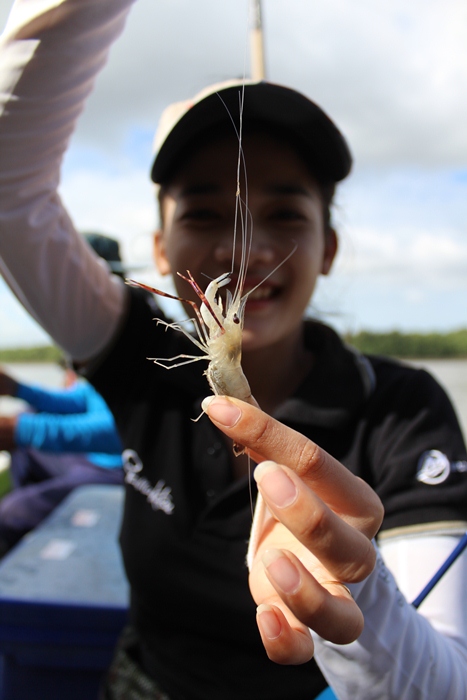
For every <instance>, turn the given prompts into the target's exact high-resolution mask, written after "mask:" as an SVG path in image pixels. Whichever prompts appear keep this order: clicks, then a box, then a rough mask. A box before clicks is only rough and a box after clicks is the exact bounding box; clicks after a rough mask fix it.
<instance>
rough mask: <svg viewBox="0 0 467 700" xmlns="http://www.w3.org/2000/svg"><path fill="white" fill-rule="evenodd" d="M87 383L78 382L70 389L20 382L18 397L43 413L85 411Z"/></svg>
mask: <svg viewBox="0 0 467 700" xmlns="http://www.w3.org/2000/svg"><path fill="white" fill-rule="evenodd" d="M85 389H86V385H85V384H84V383H83V382H77V383H76V384H75V385H74V386H72V387H71V388H70V389H55V390H54V389H43V388H42V387H39V386H34V385H31V384H21V383H18V391H17V393H16V397H17V398H18V399H22V400H23V401H26V403H28V404H29V405H30V406H32V407H33V408H35V409H36V411H41V412H43V413H84V412H85V411H87V400H86V391H85Z"/></svg>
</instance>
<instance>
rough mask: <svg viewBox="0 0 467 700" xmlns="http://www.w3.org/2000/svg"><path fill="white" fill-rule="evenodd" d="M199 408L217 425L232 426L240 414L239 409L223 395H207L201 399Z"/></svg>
mask: <svg viewBox="0 0 467 700" xmlns="http://www.w3.org/2000/svg"><path fill="white" fill-rule="evenodd" d="M201 408H202V409H203V411H204V412H205V413H207V414H208V416H209V417H210V418H212V419H213V420H214V421H215V422H216V423H219V425H223V426H224V427H225V428H233V427H234V426H235V425H236V424H237V423H238V421H239V420H240V417H241V415H242V412H241V410H240V409H239V408H238V406H236V405H235V404H234V403H232V402H231V401H229V400H228V399H226V398H225V397H224V396H208V397H207V398H205V399H203V402H202V403H201Z"/></svg>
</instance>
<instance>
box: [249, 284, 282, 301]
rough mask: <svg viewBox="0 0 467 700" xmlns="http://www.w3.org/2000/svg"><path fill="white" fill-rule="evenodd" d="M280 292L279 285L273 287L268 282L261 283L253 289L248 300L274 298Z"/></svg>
mask: <svg viewBox="0 0 467 700" xmlns="http://www.w3.org/2000/svg"><path fill="white" fill-rule="evenodd" d="M279 294H280V289H279V287H273V286H271V285H269V284H265V285H262V286H261V287H258V289H255V291H254V292H252V293H251V294H250V295H249V297H248V301H249V302H251V301H269V300H270V299H275V298H276V297H277V296H278V295H279Z"/></svg>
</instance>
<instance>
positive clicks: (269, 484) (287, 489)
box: [254, 461, 298, 508]
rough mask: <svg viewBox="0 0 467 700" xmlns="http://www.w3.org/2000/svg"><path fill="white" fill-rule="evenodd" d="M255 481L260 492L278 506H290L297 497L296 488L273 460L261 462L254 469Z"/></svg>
mask: <svg viewBox="0 0 467 700" xmlns="http://www.w3.org/2000/svg"><path fill="white" fill-rule="evenodd" d="M254 477H255V480H256V483H257V484H258V486H259V487H260V489H261V493H262V494H263V495H264V496H266V497H267V499H268V500H270V501H271V502H272V503H273V504H274V505H276V506H278V508H286V507H287V506H290V505H291V504H292V503H293V502H294V501H295V499H296V498H297V494H298V492H297V488H296V486H295V484H294V482H293V481H292V479H290V478H289V476H288V475H287V474H286V473H285V471H284V470H283V469H281V468H280V467H279V465H278V464H276V463H275V462H271V461H268V462H261V464H258V466H257V467H256V469H255V471H254Z"/></svg>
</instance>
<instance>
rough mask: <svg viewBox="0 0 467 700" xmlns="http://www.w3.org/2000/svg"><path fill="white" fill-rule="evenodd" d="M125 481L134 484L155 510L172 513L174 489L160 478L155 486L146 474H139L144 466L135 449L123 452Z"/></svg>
mask: <svg viewBox="0 0 467 700" xmlns="http://www.w3.org/2000/svg"><path fill="white" fill-rule="evenodd" d="M122 459H123V469H124V471H125V482H126V483H127V484H130V485H131V486H133V488H134V489H136V491H139V493H142V494H143V496H146V500H147V501H148V503H150V504H151V508H152V509H153V510H162V511H164V513H166V514H167V515H172V512H173V509H174V508H175V506H174V503H173V501H172V489H171V488H170V486H166V485H165V481H163V480H162V479H159V481H158V482H157V484H156V485H155V486H152V484H151V483H150V482H149V481H148V480H147V479H146V477H144V476H139V473H140V471H141V470H142V468H143V463H142V462H141V460H140V458H139V456H138V454H137V453H136V452H135V451H134V450H124V451H123V453H122Z"/></svg>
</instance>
